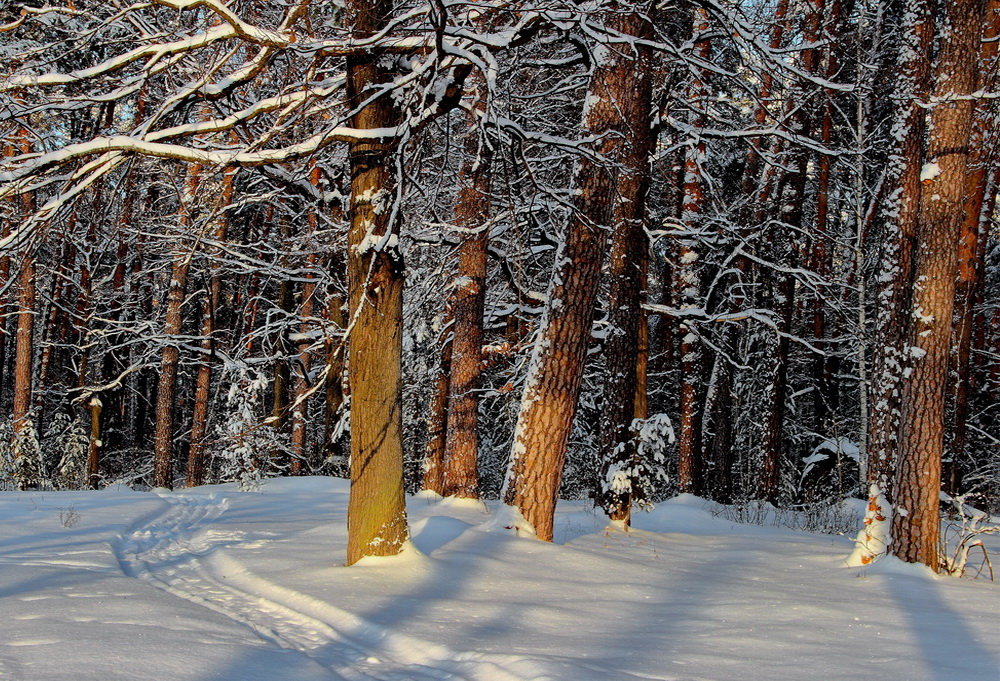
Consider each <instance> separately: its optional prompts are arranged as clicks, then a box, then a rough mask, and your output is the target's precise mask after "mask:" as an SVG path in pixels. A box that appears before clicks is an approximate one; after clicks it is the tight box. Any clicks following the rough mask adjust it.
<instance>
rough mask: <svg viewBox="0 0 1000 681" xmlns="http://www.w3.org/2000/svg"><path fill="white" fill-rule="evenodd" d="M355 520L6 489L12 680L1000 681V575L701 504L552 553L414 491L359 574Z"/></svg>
mask: <svg viewBox="0 0 1000 681" xmlns="http://www.w3.org/2000/svg"><path fill="white" fill-rule="evenodd" d="M346 507H347V485H346V483H345V482H344V481H342V480H335V479H327V478H298V479H283V480H275V481H271V482H269V483H268V484H267V485H266V486H265V488H264V489H263V491H262V492H255V493H244V492H239V491H238V490H236V489H235V488H234V487H233V486H230V485H223V486H214V487H204V488H198V489H194V490H186V491H179V492H174V493H163V494H162V495H157V494H151V493H140V492H132V491H129V490H124V489H122V490H105V491H101V492H78V493H74V492H62V493H33V492H24V493H19V492H6V493H2V494H0V679H3V681H112V680H114V679H129V680H130V681H131V680H135V681H139V680H145V679H149V680H156V681H163V680H164V679H169V680H170V681H196V680H197V681H207V680H208V679H225V680H227V681H252V680H255V679H260V680H262V681H264V680H266V681H282V680H285V679H288V680H294V681H321V680H325V681H329V680H331V679H347V680H355V679H377V680H386V681H387V680H393V681H431V680H439V679H454V680H462V679H466V680H469V681H515V680H529V679H530V680H535V681H540V680H543V679H545V680H550V681H555V680H559V681H638V680H651V679H663V680H666V679H671V680H691V681H694V680H699V681H706V680H711V681H756V680H758V679H760V680H762V681H763V680H766V681H800V680H806V679H810V680H811V679H822V680H823V681H859V680H862V679H864V680H878V681H924V680H927V681H997V680H998V679H1000V671H998V670H1000V615H998V613H1000V585H997V584H993V583H990V582H988V581H985V580H977V581H972V580H960V579H954V578H945V577H936V576H933V575H931V574H930V573H928V572H927V571H926V570H924V569H922V568H918V567H915V566H907V565H903V564H901V563H898V562H893V561H884V562H882V563H879V564H877V565H875V566H873V567H867V568H847V567H844V565H843V559H844V557H845V556H846V555H847V554H848V553H849V552H850V549H851V542H850V541H848V540H847V539H844V538H842V537H834V536H824V535H818V534H807V533H802V532H794V531H791V530H787V529H780V528H774V527H757V526H749V525H737V524H734V523H732V522H729V521H727V520H724V519H722V518H720V517H715V516H713V515H712V514H711V513H709V512H708V511H707V510H706V502H703V501H701V500H698V499H695V498H693V497H682V498H679V499H675V500H673V501H671V502H668V503H665V504H662V505H660V506H659V507H658V508H657V509H656V510H655V511H653V512H652V513H650V514H638V515H637V518H636V526H637V529H635V530H634V531H632V532H630V533H628V534H623V533H621V532H618V531H608V530H606V529H605V522H604V520H603V517H602V516H601V515H600V514H599V513H595V512H594V511H593V510H591V509H589V508H587V506H586V504H583V503H579V502H568V503H563V504H561V506H560V511H559V515H558V518H557V528H558V537H557V539H558V542H559V543H558V544H555V545H549V544H544V543H541V542H538V541H535V540H533V539H522V538H517V537H513V536H511V535H510V534H508V533H507V532H504V531H503V530H502V529H490V528H491V524H490V522H489V520H490V516H489V514H488V513H487V512H486V510H485V508H484V507H483V506H482V505H479V504H472V503H469V502H454V501H448V500H445V501H441V500H436V499H431V498H427V497H416V498H411V499H410V501H409V510H410V522H411V527H412V530H413V548H412V549H411V550H410V551H408V552H407V553H406V554H404V555H403V556H399V557H396V558H392V559H378V560H366V561H363V562H362V564H360V565H357V566H354V567H350V568H345V567H342V566H341V565H340V563H341V561H342V560H343V555H344V543H345V511H346ZM493 525H496V523H493ZM998 548H1000V547H998Z"/></svg>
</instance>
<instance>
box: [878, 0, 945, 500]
mask: <svg viewBox="0 0 1000 681" xmlns="http://www.w3.org/2000/svg"><path fill="white" fill-rule="evenodd" d="M906 18H907V23H906V24H905V26H904V35H903V44H904V46H905V49H903V50H901V52H900V62H899V74H900V75H899V79H900V82H899V84H898V85H897V91H898V93H899V97H900V100H901V101H900V103H899V108H898V110H897V112H896V114H895V117H896V118H895V121H894V125H893V131H894V137H895V139H897V140H900V144H899V146H898V147H897V148H895V149H894V150H893V152H892V154H891V155H890V156H889V170H888V173H887V178H886V181H887V182H889V183H890V184H894V185H895V187H896V188H895V189H894V191H893V193H892V194H891V195H890V198H889V200H888V201H887V202H886V208H885V209H884V210H883V215H884V224H885V232H886V233H885V235H884V237H883V239H882V241H883V249H882V254H881V259H880V264H879V277H878V280H877V281H878V285H879V289H878V293H877V302H876V314H875V331H874V334H873V339H872V347H873V349H874V357H873V358H872V371H871V377H872V378H871V381H870V382H869V391H870V394H869V397H868V401H869V404H871V411H870V414H869V419H868V440H867V441H868V473H867V477H868V487H869V489H870V488H871V487H872V485H874V486H875V487H876V488H877V490H878V491H879V492H881V493H882V494H884V495H885V497H886V499H888V500H889V501H890V502H891V501H892V498H893V490H892V478H893V474H894V464H895V456H896V450H897V448H898V446H899V440H898V438H899V410H900V395H901V391H902V377H903V366H904V365H905V363H906V362H905V358H904V355H903V348H904V346H905V344H906V330H907V328H908V321H907V317H908V313H909V310H910V285H911V284H910V282H911V281H912V268H913V264H912V263H913V238H914V234H915V233H916V224H917V208H918V202H919V196H920V163H921V159H922V157H923V142H924V130H925V112H924V109H923V108H922V107H921V104H922V102H923V101H924V100H926V98H927V94H928V91H929V88H930V84H929V83H930V60H931V47H932V44H933V40H934V22H933V19H932V15H931V13H930V8H929V4H928V2H927V0H916V1H915V2H914V4H913V6H912V9H911V10H910V12H909V13H907V15H906ZM870 501H872V502H873V503H874V502H875V501H877V500H876V499H875V497H873V498H872V499H871V500H870Z"/></svg>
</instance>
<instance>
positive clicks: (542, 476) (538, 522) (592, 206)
mask: <svg viewBox="0 0 1000 681" xmlns="http://www.w3.org/2000/svg"><path fill="white" fill-rule="evenodd" d="M602 18H603V19H604V21H605V23H606V24H607V25H608V26H609V27H610V28H612V29H613V30H616V31H620V32H621V33H623V34H625V35H640V34H641V32H642V31H644V30H645V28H644V23H645V21H644V19H643V18H642V17H641V16H640V15H639V14H638V13H637V12H635V11H634V10H633V11H628V12H621V13H617V14H616V13H613V12H607V13H605V14H604V15H603V17H602ZM606 49H607V55H606V56H607V58H606V59H604V60H602V61H601V62H600V63H597V64H595V66H594V69H593V72H592V74H591V79H590V85H589V92H588V98H587V102H588V106H587V107H586V110H585V112H584V128H585V129H586V131H587V133H588V134H591V135H594V136H596V137H599V138H600V141H599V142H597V143H596V147H597V151H598V152H600V153H601V155H602V156H604V157H605V158H608V159H610V160H618V159H619V158H620V155H621V153H622V151H623V150H624V149H625V147H626V144H625V143H624V141H623V136H622V133H624V132H625V131H626V128H625V123H624V121H623V120H622V113H621V109H620V103H622V102H627V101H629V99H630V98H631V95H630V94H629V93H630V91H631V89H632V88H633V87H634V86H635V77H634V76H635V53H634V52H633V50H632V48H631V47H630V48H629V49H628V50H625V49H622V48H621V46H620V45H614V46H607V47H606ZM609 133H610V134H609ZM616 179H617V178H616V177H615V172H614V170H613V169H611V168H608V167H604V166H602V165H598V164H597V163H595V162H594V160H593V159H590V158H582V159H580V161H579V162H578V165H577V168H576V173H575V178H574V186H575V187H576V195H575V197H574V206H573V208H574V211H573V214H572V216H571V218H570V220H569V224H568V225H567V227H566V235H565V240H564V241H563V242H562V243H561V244H560V246H559V249H558V250H557V253H556V262H555V267H554V270H553V276H552V279H551V282H550V284H549V288H548V296H547V299H546V304H545V309H544V312H543V315H542V319H541V322H540V328H539V338H538V340H537V342H536V344H535V347H534V350H533V352H532V357H531V361H530V363H529V366H528V375H527V378H526V380H525V387H524V393H523V397H522V401H521V410H520V413H519V414H518V421H517V427H516V430H515V433H514V444H513V447H512V451H511V458H510V464H509V469H508V473H507V478H506V480H505V484H504V493H503V497H504V501H505V502H506V503H507V504H509V505H511V506H515V507H517V509H518V510H519V511H520V513H521V516H522V517H523V518H524V520H525V521H526V523H527V525H528V527H523V528H519V529H520V530H522V531H525V532H529V533H530V532H534V533H535V535H536V536H537V537H538V538H539V539H542V540H545V541H551V540H552V531H553V514H554V512H555V504H556V498H557V496H558V494H559V485H560V482H561V480H562V470H563V463H564V461H565V457H566V445H567V441H568V439H569V434H570V429H571V428H572V425H573V417H574V415H575V414H576V407H577V399H578V396H579V388H580V380H581V377H582V375H583V365H584V359H585V357H586V352H587V345H588V343H589V341H590V337H591V324H592V322H593V314H594V302H595V298H596V294H597V285H598V283H599V280H600V273H601V264H602V261H603V258H604V248H605V244H606V241H607V226H608V225H609V224H610V221H611V211H612V206H613V197H614V192H615V182H616Z"/></svg>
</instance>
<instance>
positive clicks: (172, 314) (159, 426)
mask: <svg viewBox="0 0 1000 681" xmlns="http://www.w3.org/2000/svg"><path fill="white" fill-rule="evenodd" d="M200 179H201V167H200V166H198V165H193V166H191V167H190V168H189V169H188V174H187V180H186V182H185V186H184V189H185V193H184V196H182V197H181V201H180V210H179V213H180V215H179V222H180V227H181V230H182V231H183V230H185V229H187V228H189V227H190V226H191V225H192V223H193V213H194V205H193V204H194V197H195V196H196V195H197V192H198V187H199V182H200ZM191 257H192V253H180V254H178V255H177V257H176V259H175V260H174V263H173V266H172V267H171V270H170V283H169V286H168V289H167V300H166V315H165V319H164V323H163V336H164V343H165V344H164V346H163V354H162V356H161V358H160V376H159V381H158V383H157V386H156V412H155V420H156V423H155V430H154V434H153V486H154V487H166V488H168V489H172V488H173V486H174V406H175V404H174V403H175V400H176V397H177V362H178V360H179V359H180V348H178V347H177V346H176V345H174V344H173V343H174V337H175V336H177V335H178V334H179V333H180V332H181V325H182V323H183V321H184V319H183V316H182V314H181V306H182V305H183V304H184V292H185V290H186V287H187V276H188V270H189V269H190V266H191Z"/></svg>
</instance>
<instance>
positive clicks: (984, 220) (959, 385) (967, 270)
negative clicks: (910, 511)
mask: <svg viewBox="0 0 1000 681" xmlns="http://www.w3.org/2000/svg"><path fill="white" fill-rule="evenodd" d="M986 20H987V21H986V30H985V31H984V35H983V43H982V47H981V54H980V59H979V63H980V73H983V74H993V77H992V78H990V79H984V82H982V83H980V85H979V89H981V90H986V91H996V90H997V85H998V84H1000V77H998V75H997V69H998V67H1000V64H998V63H997V52H998V42H997V40H998V38H1000V0H992V1H991V2H990V3H989V4H988V6H987V13H986ZM997 126H1000V107H998V106H997V104H996V103H995V102H990V101H982V102H979V103H978V104H977V105H976V114H975V119H974V124H973V132H972V136H971V138H972V146H971V149H972V150H971V154H970V157H969V165H968V168H969V172H968V179H967V180H966V187H967V191H966V201H965V216H964V218H963V220H962V229H961V237H960V239H959V242H958V244H959V245H958V279H957V281H956V284H955V312H954V328H953V334H954V341H953V343H952V357H951V365H952V371H951V372H950V374H951V377H952V378H951V380H952V381H953V383H952V388H951V396H950V401H951V410H950V414H949V416H950V419H949V424H950V428H948V431H949V432H948V435H949V437H948V438H947V440H946V454H947V456H946V457H945V460H946V462H945V464H944V465H943V466H942V477H943V480H942V482H943V483H944V489H945V491H946V492H948V493H949V494H952V495H957V494H959V493H960V490H961V488H962V478H963V473H964V471H965V469H967V468H969V464H970V463H971V461H970V457H969V455H968V453H967V452H966V451H965V447H966V442H967V439H968V438H967V434H968V427H967V423H966V422H967V420H968V417H969V384H970V380H971V367H972V362H971V355H972V338H973V333H972V327H973V325H974V322H975V316H976V315H975V304H976V300H977V298H978V297H979V295H980V293H981V291H982V287H983V285H984V284H985V277H984V271H983V270H984V269H985V265H986V246H987V240H988V237H989V229H988V226H989V221H990V220H991V219H992V205H991V203H992V202H991V201H987V200H986V189H987V185H988V184H989V183H990V179H991V178H990V176H989V175H990V173H989V171H990V170H991V168H990V161H991V159H994V158H996V154H998V153H1000V132H998V128H997ZM991 198H994V199H995V195H994V197H991Z"/></svg>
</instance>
